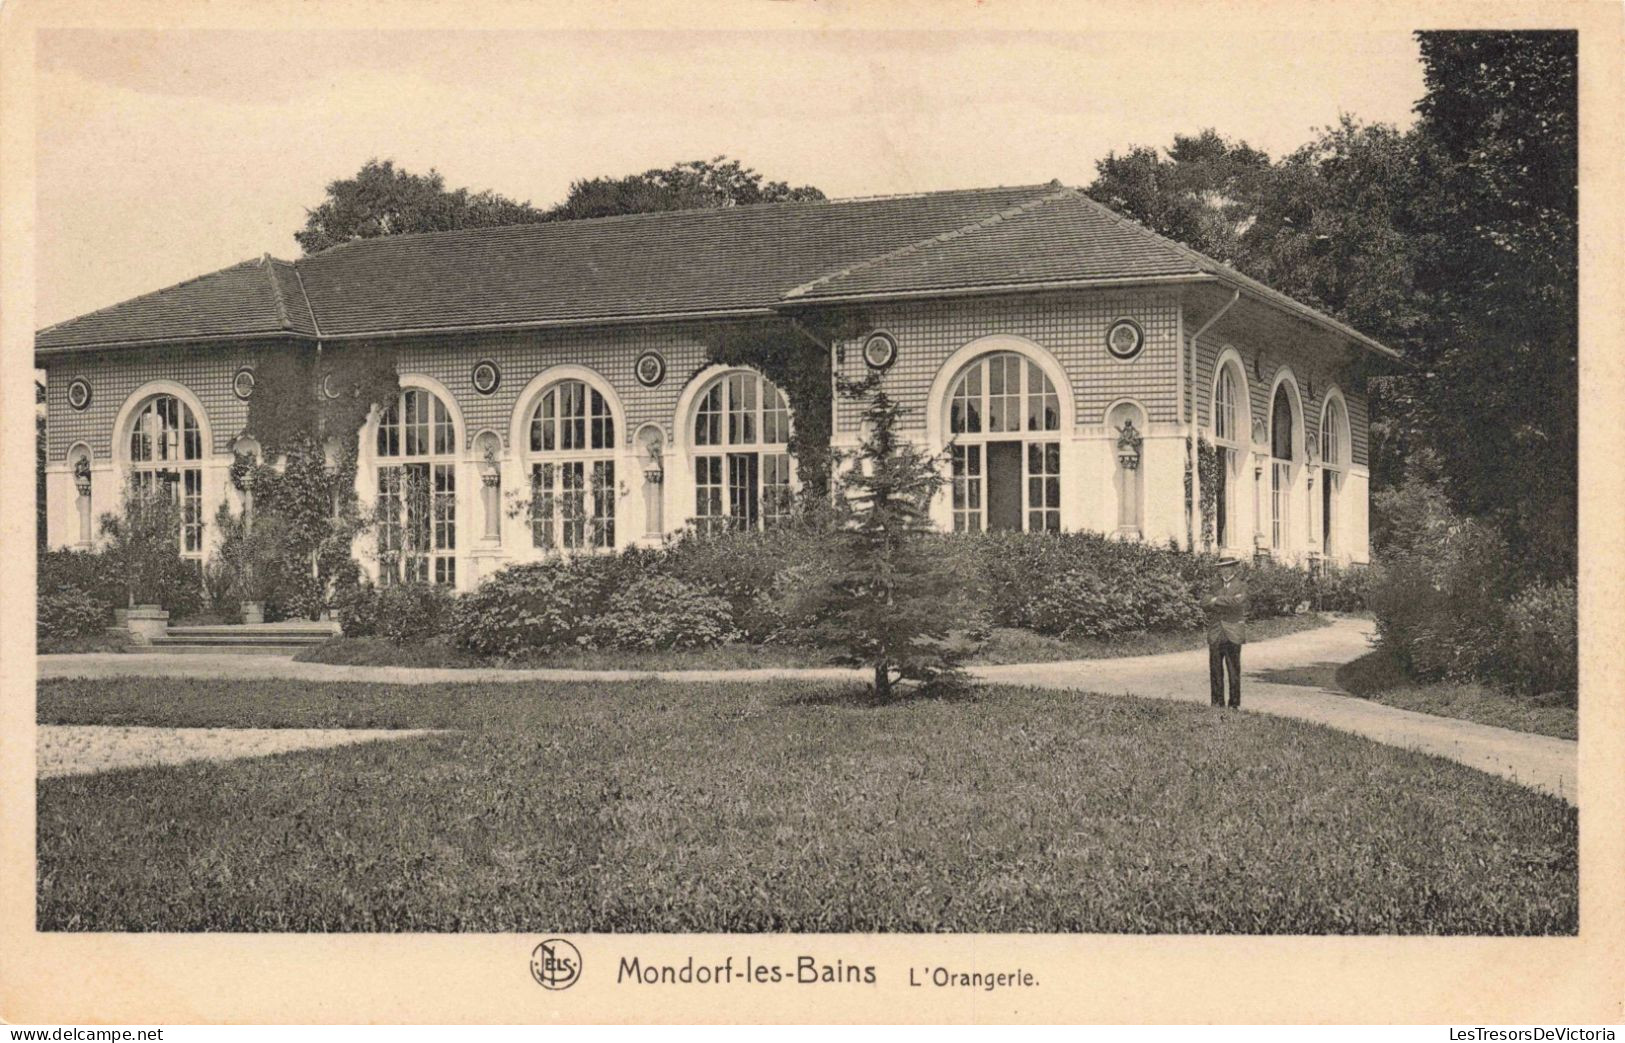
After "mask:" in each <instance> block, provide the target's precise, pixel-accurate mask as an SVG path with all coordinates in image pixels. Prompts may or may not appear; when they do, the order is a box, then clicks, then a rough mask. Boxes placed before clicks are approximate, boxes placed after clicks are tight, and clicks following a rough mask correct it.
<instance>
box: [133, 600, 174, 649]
mask: <svg viewBox="0 0 1625 1043" xmlns="http://www.w3.org/2000/svg"><path fill="white" fill-rule="evenodd" d="M127 625H128V626H129V628H130V635H131V636H132V637H134V638H135V640H136V642H137V643H138V644H143V645H145V644H150V643H151V642H152V639H153V638H155V637H167V636H168V635H169V613H168V612H165V611H164V610H163V609H162V608H160V607H159V606H157V605H137V606H135V607H134V608H132V609H130V613H129V622H128V624H127Z"/></svg>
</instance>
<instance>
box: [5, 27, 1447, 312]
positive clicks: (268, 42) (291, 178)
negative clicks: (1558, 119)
mask: <svg viewBox="0 0 1625 1043" xmlns="http://www.w3.org/2000/svg"><path fill="white" fill-rule="evenodd" d="M36 56H37V62H38V66H37V76H36V79H35V84H36V90H37V94H36V117H37V122H36V128H37V153H36V156H37V169H36V175H37V182H36V183H37V185H38V194H37V206H38V211H37V217H38V224H37V239H36V243H37V251H38V253H37V269H36V279H37V282H36V287H37V289H36V325H37V326H46V325H49V324H51V323H54V322H60V321H62V320H63V319H67V318H71V317H73V316H75V315H79V314H83V313H84V312H86V311H91V310H94V309H96V308H100V307H104V306H106V305H109V304H113V303H116V302H118V301H121V300H126V299H128V298H130V297H133V296H136V295H137V294H141V293H145V292H148V291H151V290H155V289H158V288H161V287H163V286H167V285H171V284H173V283H175V282H179V281H182V280H184V279H188V278H191V277H193V276H196V275H201V274H203V273H205V272H209V271H214V270H216V269H219V268H222V267H225V266H227V265H230V264H235V263H237V262H239V261H242V260H245V259H248V258H251V257H257V256H259V255H260V254H262V253H266V252H269V253H271V254H273V255H274V256H279V257H284V258H292V257H296V256H298V254H299V248H298V246H297V245H296V244H295V242H294V240H293V233H294V231H296V230H297V229H299V228H300V227H302V226H303V224H304V218H305V210H306V209H307V208H309V207H314V206H316V205H317V204H318V203H320V202H321V200H322V198H323V195H324V192H325V187H326V185H327V183H328V182H330V181H332V180H335V179H337V178H343V177H348V176H351V175H353V174H354V173H355V172H356V170H357V169H358V168H359V167H360V166H361V164H362V163H363V162H365V161H366V160H367V159H369V158H373V157H377V158H380V159H393V160H394V161H395V162H396V165H397V166H399V167H404V168H405V169H408V170H411V171H414V172H424V171H427V170H428V169H429V168H430V167H433V168H435V169H438V170H439V171H440V172H441V173H443V174H444V175H445V177H446V180H447V183H448V184H449V185H451V186H454V187H456V186H462V187H468V188H472V189H486V188H489V189H493V190H495V191H497V192H500V193H501V194H503V195H506V196H509V197H511V198H514V199H519V200H528V201H530V202H532V203H534V204H536V205H538V206H545V205H549V204H552V203H555V202H557V201H559V200H561V199H562V198H563V197H564V195H565V193H566V192H567V191H568V189H569V185H570V182H571V181H572V180H574V179H577V178H583V177H593V176H598V175H622V174H628V173H633V172H637V171H642V170H646V169H649V168H651V167H663V166H669V165H670V164H672V163H674V162H677V161H681V160H689V159H697V158H708V157H712V156H716V155H722V154H726V155H728V156H730V157H734V158H737V159H740V160H741V161H743V162H744V163H745V164H746V165H747V166H751V167H754V168H755V169H756V170H758V171H759V172H761V173H762V174H763V175H765V176H766V177H767V178H769V179H771V180H780V181H788V182H790V183H791V184H794V185H801V184H811V185H815V186H817V187H818V188H820V189H822V190H823V191H824V192H825V193H826V194H827V195H830V196H832V197H842V196H854V195H877V194H889V193H899V192H919V191H929V190H933V189H945V188H963V187H976V186H990V185H1017V184H1032V183H1038V182H1045V181H1049V180H1051V179H1052V178H1059V179H1060V180H1062V181H1063V182H1066V183H1068V184H1076V185H1083V184H1087V183H1088V182H1089V181H1090V180H1091V179H1092V178H1093V176H1094V170H1095V163H1096V162H1097V161H1098V160H1099V159H1101V158H1102V157H1104V156H1106V155H1107V154H1109V153H1111V152H1114V151H1116V152H1122V151H1124V150H1126V149H1128V148H1130V147H1132V146H1134V145H1154V146H1159V147H1166V146H1167V145H1169V144H1170V143H1171V142H1172V140H1173V137H1174V135H1175V134H1176V133H1194V132H1196V131H1199V130H1201V129H1202V128H1204V127H1214V128H1216V129H1217V130H1219V131H1220V132H1221V133H1222V134H1224V135H1226V136H1227V137H1231V138H1235V139H1244V140H1246V141H1248V142H1249V143H1251V144H1253V145H1254V146H1257V147H1261V148H1263V149H1265V150H1266V151H1268V152H1269V153H1270V154H1271V155H1280V154H1282V153H1285V152H1289V151H1291V150H1292V149H1294V148H1296V147H1297V146H1299V145H1301V144H1303V143H1304V142H1305V141H1307V140H1309V139H1310V138H1311V137H1312V136H1313V134H1314V132H1315V130H1316V129H1317V128H1319V127H1324V126H1327V125H1329V124H1332V123H1334V122H1335V121H1336V120H1337V119H1338V118H1339V116H1340V114H1343V113H1349V114H1352V115H1354V116H1356V117H1358V118H1360V119H1362V120H1364V121H1367V122H1387V123H1395V124H1398V125H1400V126H1408V125H1410V123H1411V122H1412V121H1413V120H1414V113H1413V111H1412V107H1413V106H1414V105H1415V103H1416V101H1417V99H1418V98H1420V97H1421V95H1422V89H1423V88H1422V68H1421V64H1420V61H1419V59H1418V51H1417V45H1416V43H1415V41H1414V40H1413V39H1412V38H1411V36H1410V35H1409V34H1408V33H1405V32H1402V31H1371V32H1350V31H1349V30H1348V29H1347V28H1343V29H1341V30H1340V31H1337V32H1335V33H1333V32H1329V31H1327V32H1307V31H1298V30H1293V31H1276V32H1269V31H1266V32H1260V31H1258V29H1257V28H1256V26H1255V27H1253V28H1250V29H1249V30H1248V31H1247V32H1245V33H1237V34H1236V35H1235V36H1233V37H1230V38H1223V37H1217V36H1216V35H1215V34H1214V33H1212V32H1207V33H1202V34H1195V33H1189V32H1186V33H1180V32H1168V33H1162V34H1157V33H1152V32H1146V31H1143V30H1142V31H1139V32H1135V33H1132V34H1129V33H1119V32H1087V31H1079V32H1055V31H1047V32H1044V33H1042V34H1039V33H1031V32H1020V33H1018V32H988V31H977V32H971V31H963V30H954V31H938V32H919V31H912V30H910V31H901V30H898V31H879V30H872V29H866V30H863V31H840V32H823V31H812V30H795V29H782V30H772V31H760V30H758V31H750V32H737V33H734V32H719V31H706V32H699V31H693V30H671V31H640V32H610V31H556V32H549V31H523V32H514V31H481V30H471V31H464V32H445V31H422V30H416V31H414V30H404V31H392V32H381V31H363V30H334V31H249V30H185V31H183V30H171V31H109V30H88V29H86V30H43V31H41V32H40V34H39V35H38V37H37V50H36Z"/></svg>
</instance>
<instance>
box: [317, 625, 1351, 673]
mask: <svg viewBox="0 0 1625 1043" xmlns="http://www.w3.org/2000/svg"><path fill="white" fill-rule="evenodd" d="M1329 622H1330V620H1329V619H1328V618H1327V617H1325V616H1322V615H1319V614H1316V613H1304V614H1303V615H1297V616H1277V617H1273V618H1270V619H1261V620H1258V621H1256V622H1251V623H1248V624H1247V638H1248V640H1250V641H1263V640H1266V639H1268V638H1272V637H1282V636H1284V635H1286V634H1295V633H1298V632H1300V631H1303V630H1313V629H1315V628H1317V627H1323V626H1325V625H1326V624H1327V623H1329ZM1206 646H1207V636H1206V634H1205V633H1204V632H1203V631H1200V630H1179V631H1172V632H1162V633H1146V632H1141V633H1134V634H1122V635H1118V636H1116V637H1112V638H1091V637H1051V636H1049V635H1047V634H1037V633H1034V632H1032V631H1031V630H1017V629H1014V628H1010V627H999V628H996V629H994V630H993V631H992V633H991V634H990V635H989V636H988V640H987V643H986V644H984V645H983V646H982V648H981V649H980V650H979V651H978V652H977V654H976V655H975V656H974V657H972V658H971V660H970V662H971V663H982V664H988V665H993V664H1002V663H1052V662H1058V661H1062V660H1069V659H1114V658H1119V657H1123V656H1139V655H1157V654H1160V653H1163V652H1186V651H1189V650H1191V649H1193V648H1205V647H1206ZM294 658H295V659H297V660H299V661H301V662H306V663H338V664H343V665H347V666H417V667H451V668H469V667H489V666H497V667H513V668H520V669H525V668H530V669H544V668H551V669H571V670H739V669H747V668H753V667H803V666H832V665H836V661H835V659H834V658H833V657H831V656H830V655H829V654H828V653H825V652H821V651H819V650H818V649H811V648H805V647H801V646H798V645H787V644H777V643H769V644H762V645H747V644H729V645H721V646H719V647H716V648H699V649H684V650H670V649H665V650H654V651H642V652H631V651H620V650H616V649H595V648H570V649H561V650H559V651H557V652H552V653H548V654H545V655H538V656H533V657H530V658H527V659H523V660H519V661H509V660H495V659H486V658H482V657H480V656H476V655H472V654H470V653H468V652H465V651H462V650H461V649H458V648H456V647H453V646H452V645H451V644H449V643H448V642H446V641H445V640H444V639H434V640H429V641H421V642H416V643H413V644H408V645H397V644H394V643H393V642H390V641H387V640H385V639H383V638H378V637H341V638H334V639H333V640H331V641H328V642H326V643H324V644H320V645H315V646H313V647H311V648H307V649H305V650H303V651H301V652H300V653H299V654H297V655H296V656H294Z"/></svg>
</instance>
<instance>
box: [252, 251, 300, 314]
mask: <svg viewBox="0 0 1625 1043" xmlns="http://www.w3.org/2000/svg"><path fill="white" fill-rule="evenodd" d="M255 263H256V264H263V265H265V281H266V282H267V283H269V284H270V286H271V299H272V300H273V301H275V302H276V317H277V321H278V322H279V323H281V325H282V328H283V329H285V330H289V331H291V330H292V329H293V323H292V322H291V321H289V319H288V303H287V302H286V301H284V300H283V299H282V287H281V286H279V285H277V281H276V264H275V258H273V257H272V256H271V252H270V251H269V250H267V251H266V252H265V253H263V254H261V255H260V259H259V260H258V261H256V262H255Z"/></svg>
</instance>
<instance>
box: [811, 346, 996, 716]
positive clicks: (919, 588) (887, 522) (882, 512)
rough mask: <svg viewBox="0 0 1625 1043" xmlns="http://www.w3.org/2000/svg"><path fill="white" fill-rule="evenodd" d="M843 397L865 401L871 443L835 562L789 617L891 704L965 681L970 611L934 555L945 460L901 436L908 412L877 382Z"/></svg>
mask: <svg viewBox="0 0 1625 1043" xmlns="http://www.w3.org/2000/svg"><path fill="white" fill-rule="evenodd" d="M840 389H841V393H842V395H843V396H845V397H848V398H852V399H857V400H860V401H862V402H864V404H865V405H864V410H863V421H864V430H865V431H866V435H865V437H864V439H863V443H862V445H861V446H860V447H859V449H858V450H857V452H856V453H855V454H854V458H853V460H852V466H851V468H850V469H849V470H847V471H846V473H845V474H843V475H842V477H841V480H840V485H839V488H840V493H841V495H840V499H839V500H838V503H837V508H838V510H839V512H840V516H841V518H842V524H841V527H840V531H839V533H838V537H837V539H836V541H835V550H834V553H833V554H832V556H831V557H830V559H829V560H827V561H826V562H825V563H823V565H822V567H821V568H819V570H818V572H817V575H816V576H814V577H812V578H810V579H809V580H808V581H807V582H806V584H805V586H804V587H803V589H802V591H801V594H800V595H799V597H797V598H795V599H793V601H794V602H795V603H794V605H793V608H792V614H793V616H795V617H798V618H799V619H801V620H803V621H804V630H803V632H804V633H806V634H807V635H808V636H809V637H810V638H812V639H813V640H814V641H816V642H817V643H818V644H820V645H822V646H824V647H826V648H830V649H832V650H834V651H836V652H837V653H838V654H839V655H841V656H842V657H843V658H845V659H846V660H847V661H849V662H854V663H860V664H863V665H865V666H867V667H869V668H871V669H872V670H873V672H874V695H875V697H876V698H877V699H878V700H881V701H885V700H888V699H890V698H891V697H892V691H893V685H894V684H895V683H896V682H897V681H899V680H903V679H909V680H917V681H922V682H934V683H942V682H945V681H952V680H957V679H958V678H959V677H960V676H961V674H960V670H959V663H960V662H961V661H962V660H963V658H964V657H965V655H966V654H968V653H969V651H970V650H971V645H970V643H969V641H968V640H967V639H966V637H965V633H966V632H967V631H968V630H969V629H970V626H971V620H972V616H973V613H972V605H971V599H970V596H969V594H968V592H967V591H966V590H965V588H964V585H963V584H961V583H960V582H959V579H958V577H957V576H956V575H955V574H954V573H953V571H952V570H951V569H950V568H949V567H948V564H947V562H946V560H945V556H944V555H943V554H942V553H941V548H940V547H939V546H934V544H936V543H937V540H936V539H935V538H934V537H933V535H932V533H933V529H932V526H931V521H930V516H929V510H930V505H931V500H932V498H933V497H934V496H935V495H936V493H937V491H938V490H939V489H940V488H941V487H942V484H943V478H942V474H941V467H940V461H939V460H938V459H936V458H934V457H932V456H929V455H927V454H925V453H924V452H922V451H921V450H920V449H919V447H917V446H916V445H914V444H913V443H912V442H910V441H908V440H906V439H904V438H902V437H901V436H900V435H899V433H898V426H899V422H900V420H901V419H902V417H903V416H905V415H906V410H905V409H904V408H903V407H901V406H899V405H898V404H897V403H896V402H894V401H893V400H892V398H891V396H889V395H887V394H886V392H885V391H884V390H883V389H882V388H881V386H880V381H879V378H878V377H877V376H871V377H870V378H869V379H867V380H864V381H857V382H852V381H842V383H841V388H840Z"/></svg>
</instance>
